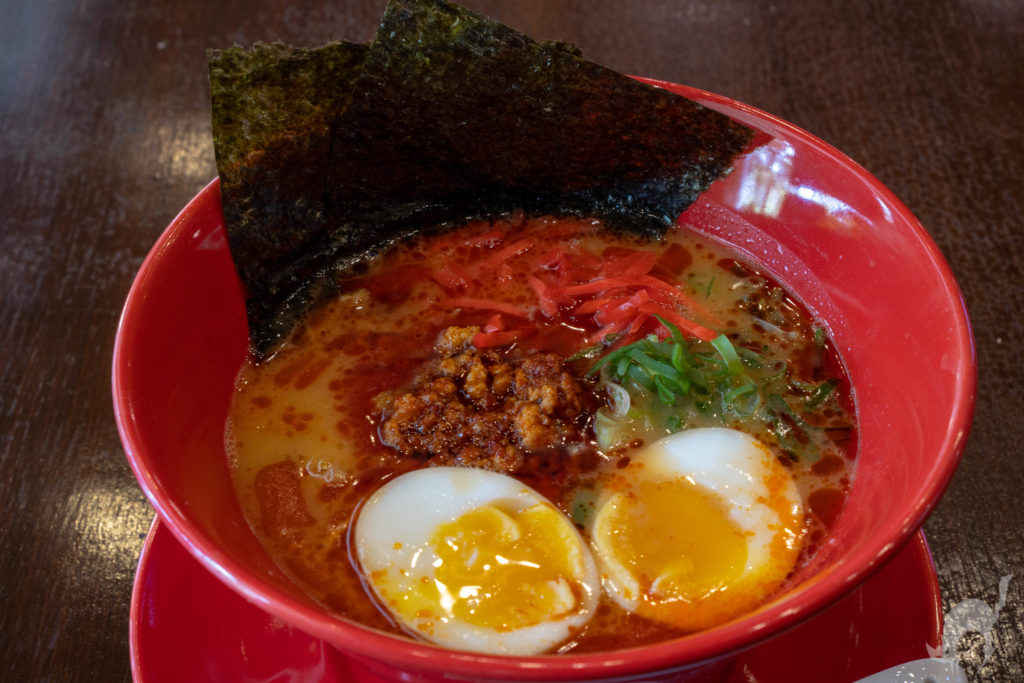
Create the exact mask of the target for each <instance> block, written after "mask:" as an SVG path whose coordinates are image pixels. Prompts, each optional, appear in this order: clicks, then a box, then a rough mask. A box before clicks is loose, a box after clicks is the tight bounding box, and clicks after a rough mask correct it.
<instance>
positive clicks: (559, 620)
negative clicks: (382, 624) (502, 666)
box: [354, 467, 600, 655]
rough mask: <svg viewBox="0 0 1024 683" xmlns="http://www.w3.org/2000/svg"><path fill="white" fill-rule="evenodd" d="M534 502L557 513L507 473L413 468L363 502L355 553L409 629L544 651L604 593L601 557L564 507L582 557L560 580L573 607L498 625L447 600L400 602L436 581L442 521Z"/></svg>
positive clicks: (436, 637)
mask: <svg viewBox="0 0 1024 683" xmlns="http://www.w3.org/2000/svg"><path fill="white" fill-rule="evenodd" d="M536 505H544V506H549V507H550V508H551V510H554V511H555V512H557V509H556V508H555V507H554V506H553V505H552V504H551V503H550V502H548V501H547V500H545V499H544V498H543V496H541V495H540V494H539V493H537V492H536V491H534V490H533V489H531V488H530V487H528V486H526V485H524V484H522V483H521V482H519V481H517V480H515V479H513V478H512V477H509V476H506V475H502V474H498V473H495V472H490V471H485V470H479V469H472V468H459V467H434V468H427V469H422V470H415V471H413V472H409V473H406V474H403V475H401V476H399V477H396V478H395V479H393V480H391V481H389V482H388V483H387V484H385V485H384V486H383V487H381V488H380V489H379V490H377V491H376V492H375V493H374V494H373V495H372V496H371V497H370V498H369V499H368V500H367V501H366V503H365V504H364V505H363V506H362V509H361V510H360V511H359V513H358V519H357V520H356V524H355V528H354V541H355V547H356V554H357V558H358V561H359V564H360V567H361V570H362V572H363V575H364V577H365V578H366V582H367V584H368V585H369V586H370V587H371V589H372V590H373V591H374V593H375V594H376V597H377V599H378V601H379V603H380V604H381V605H383V606H384V607H385V609H387V610H388V611H389V612H390V613H391V614H392V616H393V617H394V618H396V619H397V620H398V621H399V622H400V623H401V625H402V626H403V627H404V628H406V629H407V630H409V631H410V632H412V633H415V634H418V635H420V636H422V637H424V638H426V639H428V640H431V641H433V642H435V643H438V644H440V645H444V646H446V647H452V648H456V649H461V650H468V651H473V652H487V653H497V654H511V655H531V654H539V653H542V652H547V651H550V650H551V649H553V648H555V647H556V646H558V645H559V644H560V643H562V642H564V641H565V640H567V639H568V638H569V637H570V636H571V635H572V634H573V633H574V632H575V631H576V630H578V629H580V628H581V627H583V626H584V625H585V624H586V623H587V621H588V620H589V619H590V618H591V616H593V613H594V611H595V609H596V607H597V601H598V599H599V597H600V580H599V578H598V574H597V569H596V564H595V562H594V560H593V558H592V556H591V554H590V552H589V550H588V548H587V545H586V543H585V542H584V541H583V539H582V538H581V537H580V535H579V533H578V532H577V531H576V529H575V528H574V527H573V526H572V523H571V522H570V521H569V520H568V518H566V517H565V516H564V515H562V514H561V513H560V512H557V514H558V515H559V516H560V517H561V520H562V521H561V522H559V523H564V525H565V526H564V527H561V531H562V532H563V533H564V534H565V535H566V538H568V539H570V542H571V545H572V549H571V551H572V557H576V558H578V559H580V560H581V561H580V562H578V563H577V564H578V568H579V571H578V574H577V575H575V576H569V577H563V581H562V583H561V584H560V585H562V586H563V589H564V590H563V595H564V598H565V600H567V601H570V602H573V603H575V604H574V606H573V608H572V609H571V610H570V611H569V613H568V614H565V613H559V614H555V615H553V616H552V617H551V618H549V619H545V620H542V621H540V622H538V623H533V624H530V625H527V626H523V627H519V628H511V629H509V628H502V629H498V628H494V627H491V626H486V625H480V624H474V623H469V622H467V621H463V620H462V619H460V618H459V617H458V616H457V615H456V614H454V612H453V611H451V610H450V609H448V608H447V607H446V606H445V605H443V604H432V605H431V606H430V609H429V612H430V614H429V615H428V616H424V615H423V614H409V613H408V612H409V609H407V608H405V607H403V606H402V605H401V602H402V600H408V599H409V598H408V597H403V596H408V595H409V594H410V593H411V592H412V591H413V588H414V586H415V585H416V584H417V582H435V581H436V576H435V574H436V571H435V567H437V566H439V565H440V563H441V560H440V558H439V555H438V553H437V551H436V548H435V547H434V546H433V545H432V543H431V540H430V539H431V538H432V537H433V536H434V535H435V532H436V530H437V529H438V528H439V527H441V526H442V525H444V524H446V523H450V522H452V521H453V520H456V519H458V518H460V517H461V516H463V515H465V514H467V513H469V512H471V511H473V510H476V509H478V508H481V507H483V506H498V507H500V508H502V509H504V510H508V511H511V512H513V513H515V512H519V511H522V510H526V509H528V508H531V507H533V506H536ZM576 553H578V555H577V554H576ZM438 585H440V582H438ZM570 586H571V588H572V590H571V591H569V587H570ZM441 602H444V600H443V599H442V600H441ZM421 607H422V605H421ZM419 611H420V612H424V611H426V610H422V609H421V610H419Z"/></svg>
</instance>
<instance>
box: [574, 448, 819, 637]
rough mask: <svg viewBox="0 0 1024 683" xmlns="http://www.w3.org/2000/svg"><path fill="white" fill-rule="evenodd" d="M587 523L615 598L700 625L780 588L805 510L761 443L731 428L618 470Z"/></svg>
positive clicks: (642, 611)
mask: <svg viewBox="0 0 1024 683" xmlns="http://www.w3.org/2000/svg"><path fill="white" fill-rule="evenodd" d="M588 526H589V530H590V534H591V537H592V544H593V548H594V552H595V554H596V556H597V558H598V562H599V565H600V568H601V572H602V582H603V585H604V588H605V590H606V591H607V592H608V594H609V595H610V596H611V597H612V599H614V600H615V601H616V602H617V603H618V604H619V605H620V606H621V607H623V608H624V609H625V610H627V611H629V612H634V613H636V614H638V615H641V616H644V617H647V618H649V619H654V620H657V621H659V622H664V623H667V624H671V625H673V626H676V627H677V628H680V629H685V630H688V631H695V630H698V629H704V628H709V627H711V626H715V625H717V624H720V623H723V622H725V621H728V620H729V619H732V618H733V617H736V616H739V615H740V614H742V613H744V612H747V611H750V610H752V609H754V608H756V607H757V606H758V605H760V604H762V603H763V602H765V600H766V599H767V598H769V597H770V596H771V595H772V593H773V592H774V591H775V590H777V589H778V587H779V586H780V585H781V584H782V582H783V581H784V580H785V579H786V576H787V575H788V574H789V573H790V571H791V570H792V569H793V566H794V564H795V563H796V561H797V557H798V555H799V554H800V546H801V541H802V537H803V532H804V509H803V504H802V502H801V499H800V495H799V492H798V491H797V487H796V483H795V482H794V480H793V478H792V476H791V475H790V473H789V471H788V470H787V468H786V467H785V466H784V465H783V464H782V463H780V462H779V461H778V459H777V458H776V457H775V455H773V454H772V452H771V451H770V450H769V449H768V447H767V446H765V445H764V444H763V443H761V442H760V441H758V440H757V439H754V438H753V437H751V436H748V435H746V434H744V433H742V432H738V431H735V430H732V429H725V428H708V429H690V430H685V431H682V432H678V433H676V434H672V435H671V436H668V437H665V438H663V439H660V440H659V441H656V442H654V443H652V444H651V445H649V446H647V447H646V448H644V449H642V450H641V451H639V452H637V453H636V454H635V455H633V456H632V458H631V460H630V462H629V464H628V465H627V466H626V467H624V468H622V469H618V470H616V471H615V472H614V474H612V475H611V478H610V480H609V481H608V482H607V483H606V484H605V485H604V487H603V488H602V490H601V491H600V492H599V494H598V496H597V498H596V501H595V509H594V513H593V515H592V516H591V518H590V523H589V525H588Z"/></svg>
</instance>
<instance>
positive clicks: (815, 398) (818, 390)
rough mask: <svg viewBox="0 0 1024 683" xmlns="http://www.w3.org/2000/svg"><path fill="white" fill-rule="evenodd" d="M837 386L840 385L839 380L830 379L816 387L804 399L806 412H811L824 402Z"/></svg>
mask: <svg viewBox="0 0 1024 683" xmlns="http://www.w3.org/2000/svg"><path fill="white" fill-rule="evenodd" d="M837 386H839V382H837V381H836V380H834V379H830V380H826V381H824V382H822V383H821V384H819V385H817V386H816V387H814V389H813V391H811V395H810V396H808V397H807V399H806V400H805V401H804V412H805V413H809V412H811V411H813V410H814V409H815V408H817V407H818V406H820V405H821V404H822V403H824V402H825V401H826V400H827V399H828V397H829V396H831V395H832V391H833V390H834V389H835V388H836V387H837Z"/></svg>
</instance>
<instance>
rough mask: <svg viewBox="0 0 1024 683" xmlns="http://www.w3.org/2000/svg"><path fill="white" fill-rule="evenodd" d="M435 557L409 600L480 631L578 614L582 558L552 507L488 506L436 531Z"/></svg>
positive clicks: (570, 532) (433, 540)
mask: <svg viewBox="0 0 1024 683" xmlns="http://www.w3.org/2000/svg"><path fill="white" fill-rule="evenodd" d="M430 545H431V546H432V549H433V551H434V554H435V555H436V559H435V560H434V562H433V565H434V566H433V570H432V571H431V572H430V575H429V576H427V575H424V576H423V577H422V578H421V580H420V582H419V584H418V586H417V588H416V589H415V592H418V593H419V596H418V598H419V599H413V600H411V601H409V602H408V606H409V607H412V606H413V605H416V606H418V607H419V608H420V609H419V610H418V613H417V614H416V616H417V617H420V618H421V619H422V618H423V617H426V616H428V615H426V614H424V612H423V609H422V608H423V607H424V605H426V604H430V605H432V607H433V609H434V610H438V609H439V610H440V612H439V613H438V614H431V615H429V616H430V617H433V618H437V619H440V620H444V619H446V618H454V619H456V620H458V621H462V622H465V623H468V624H473V625H475V626H480V627H487V628H493V629H495V630H497V631H510V630H514V629H519V628H524V627H527V626H531V625H533V624H537V623H540V622H542V621H551V620H554V619H558V618H559V617H564V616H569V615H570V614H573V613H574V612H575V610H576V609H577V606H578V605H579V603H580V593H579V591H580V590H581V588H580V585H579V577H581V576H582V575H583V572H584V559H583V555H582V549H581V546H580V542H579V537H578V536H577V535H576V533H575V531H574V529H573V528H572V526H571V524H570V523H569V521H568V520H567V519H566V518H565V517H564V516H563V515H562V514H561V513H559V512H558V511H557V510H555V509H554V508H552V507H551V506H549V505H543V504H537V505H533V506H531V507H527V508H525V509H522V510H518V511H509V510H502V509H500V508H499V507H496V506H494V505H485V506H482V507H479V508H476V509H474V510H471V511H470V512H467V513H466V514H463V515H462V516H461V517H458V518H457V519H455V520H453V521H451V522H448V523H445V524H442V525H440V526H439V527H437V528H436V530H435V532H434V534H433V536H432V537H431V539H430Z"/></svg>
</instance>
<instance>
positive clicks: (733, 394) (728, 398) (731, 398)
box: [725, 384, 757, 404]
mask: <svg viewBox="0 0 1024 683" xmlns="http://www.w3.org/2000/svg"><path fill="white" fill-rule="evenodd" d="M755 391H757V385H756V384H744V385H743V386H741V387H736V388H735V389H732V390H730V391H729V392H728V393H726V395H725V402H726V403H730V404H731V403H733V402H735V401H736V399H738V398H740V397H742V396H746V395H747V394H751V393H753V392H755Z"/></svg>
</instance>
